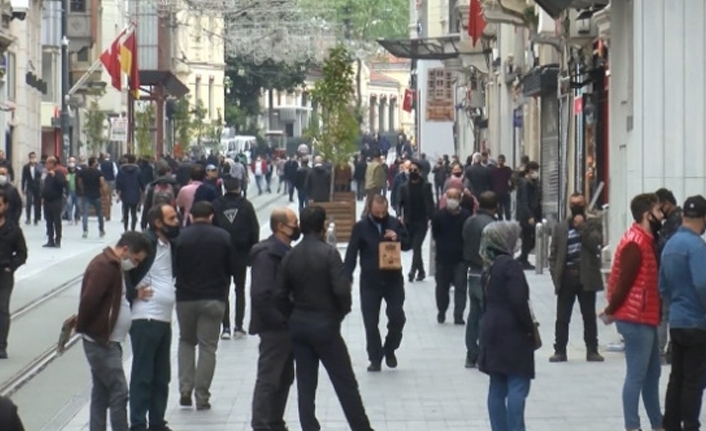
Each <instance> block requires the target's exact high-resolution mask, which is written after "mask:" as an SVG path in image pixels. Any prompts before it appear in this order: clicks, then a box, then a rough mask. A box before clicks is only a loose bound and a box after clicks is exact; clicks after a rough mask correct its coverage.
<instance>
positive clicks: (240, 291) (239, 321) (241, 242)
mask: <svg viewBox="0 0 706 431" xmlns="http://www.w3.org/2000/svg"><path fill="white" fill-rule="evenodd" d="M224 183H225V187H226V195H225V196H223V197H221V198H219V199H217V200H215V201H214V202H213V208H214V211H215V216H214V218H213V224H214V225H215V226H218V227H221V228H223V229H225V230H226V232H228V234H229V235H230V240H231V242H232V243H233V248H234V250H235V254H234V256H233V257H234V259H235V260H234V262H233V268H234V269H235V275H234V276H233V284H235V326H234V327H233V329H234V331H233V336H234V337H235V338H243V337H245V335H246V334H245V331H244V330H243V319H244V317H245V277H246V275H247V268H248V261H249V256H250V251H251V250H252V247H253V246H254V245H255V244H257V242H258V241H259V240H260V223H258V221H257V214H256V213H255V208H253V206H252V203H250V201H249V200H247V199H245V198H244V197H243V196H242V193H241V190H240V181H239V180H238V179H236V178H225V179H224ZM229 290H230V289H229ZM228 296H230V294H228ZM230 329H231V326H230V298H228V297H226V311H225V313H224V314H223V331H222V332H221V338H223V339H225V340H227V339H230V336H231V332H230Z"/></svg>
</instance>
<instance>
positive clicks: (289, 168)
mask: <svg viewBox="0 0 706 431" xmlns="http://www.w3.org/2000/svg"><path fill="white" fill-rule="evenodd" d="M298 169H299V162H297V159H296V157H295V156H294V154H292V155H291V156H289V160H287V162H286V163H285V164H284V180H285V181H286V182H287V190H288V191H289V202H294V184H296V181H297V170H298Z"/></svg>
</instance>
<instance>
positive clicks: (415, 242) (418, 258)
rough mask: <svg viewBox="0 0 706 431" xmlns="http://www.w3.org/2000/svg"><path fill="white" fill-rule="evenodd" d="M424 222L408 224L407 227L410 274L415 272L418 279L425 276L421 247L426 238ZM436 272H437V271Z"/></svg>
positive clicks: (425, 224) (425, 223)
mask: <svg viewBox="0 0 706 431" xmlns="http://www.w3.org/2000/svg"><path fill="white" fill-rule="evenodd" d="M427 230H428V229H427V222H426V220H422V221H415V222H410V223H409V225H408V226H407V232H408V233H409V237H410V240H411V241H412V268H411V269H410V270H409V272H410V274H414V273H415V272H416V273H417V274H418V276H419V277H422V276H424V275H426V273H425V271H424V259H423V258H422V245H423V244H424V239H425V238H426V237H427ZM437 272H438V271H437Z"/></svg>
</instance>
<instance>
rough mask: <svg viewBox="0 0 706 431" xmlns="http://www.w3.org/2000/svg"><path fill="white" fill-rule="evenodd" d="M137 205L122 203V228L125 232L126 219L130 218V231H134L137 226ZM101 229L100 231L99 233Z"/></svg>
mask: <svg viewBox="0 0 706 431" xmlns="http://www.w3.org/2000/svg"><path fill="white" fill-rule="evenodd" d="M137 205H138V204H127V203H125V202H123V228H125V231H127V225H128V218H129V216H131V217H132V224H130V230H135V226H137ZM102 231H103V229H101V232H102Z"/></svg>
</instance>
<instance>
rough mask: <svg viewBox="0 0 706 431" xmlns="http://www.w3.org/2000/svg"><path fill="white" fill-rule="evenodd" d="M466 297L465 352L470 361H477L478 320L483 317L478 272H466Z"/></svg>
mask: <svg viewBox="0 0 706 431" xmlns="http://www.w3.org/2000/svg"><path fill="white" fill-rule="evenodd" d="M468 297H469V300H470V304H469V307H470V310H469V312H468V321H467V322H466V352H467V353H466V354H467V357H468V359H470V360H471V361H473V362H474V363H475V362H478V355H479V354H480V347H479V346H478V339H479V337H480V321H481V318H482V317H483V286H482V284H481V277H480V273H470V274H468Z"/></svg>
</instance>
